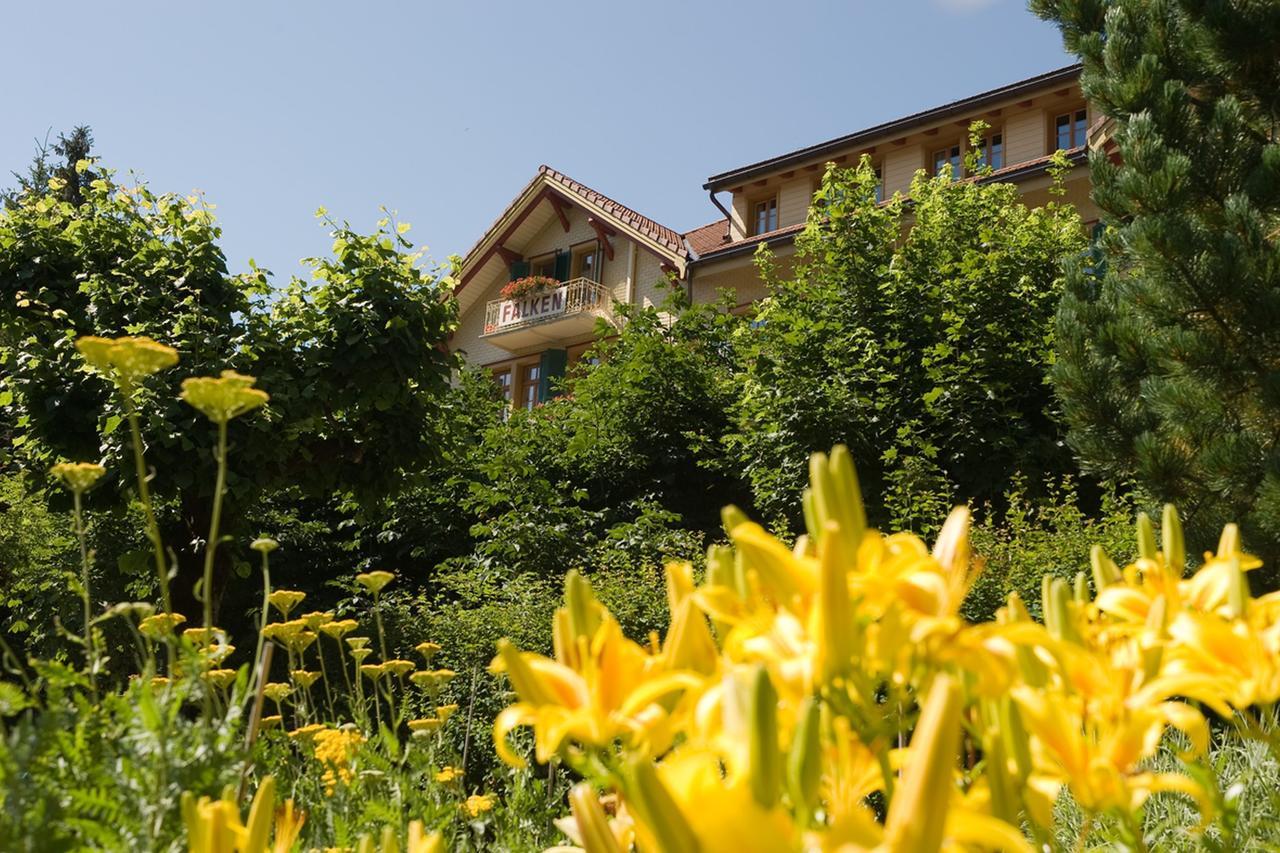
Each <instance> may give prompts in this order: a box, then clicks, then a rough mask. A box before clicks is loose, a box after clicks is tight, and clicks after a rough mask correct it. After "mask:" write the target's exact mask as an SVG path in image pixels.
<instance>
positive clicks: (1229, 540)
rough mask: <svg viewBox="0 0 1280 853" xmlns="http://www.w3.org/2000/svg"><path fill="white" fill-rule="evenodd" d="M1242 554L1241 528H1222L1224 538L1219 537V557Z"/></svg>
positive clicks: (1229, 525)
mask: <svg viewBox="0 0 1280 853" xmlns="http://www.w3.org/2000/svg"><path fill="white" fill-rule="evenodd" d="M1238 553H1240V528H1239V527H1237V526H1236V525H1234V524H1228V525H1226V526H1225V527H1223V528H1222V536H1220V537H1218V556H1219V557H1228V556H1230V555H1232V554H1238Z"/></svg>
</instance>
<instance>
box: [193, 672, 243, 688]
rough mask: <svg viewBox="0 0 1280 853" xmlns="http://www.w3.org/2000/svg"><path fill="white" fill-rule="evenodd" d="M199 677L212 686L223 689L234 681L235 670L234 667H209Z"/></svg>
mask: <svg viewBox="0 0 1280 853" xmlns="http://www.w3.org/2000/svg"><path fill="white" fill-rule="evenodd" d="M200 677H201V678H203V679H204V680H205V681H207V682H209V683H210V684H212V685H213V686H214V687H218V688H222V689H225V688H227V687H230V686H231V685H232V684H233V683H234V682H235V680H236V671H235V670H234V669H211V670H209V671H208V672H205V673H202V674H201V676H200Z"/></svg>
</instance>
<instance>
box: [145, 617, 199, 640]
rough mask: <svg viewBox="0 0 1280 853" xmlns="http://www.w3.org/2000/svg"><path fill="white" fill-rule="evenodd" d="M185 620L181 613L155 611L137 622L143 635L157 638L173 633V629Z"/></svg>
mask: <svg viewBox="0 0 1280 853" xmlns="http://www.w3.org/2000/svg"><path fill="white" fill-rule="evenodd" d="M186 621H187V617H185V616H183V615H182V614H181V613H157V614H155V615H154V616H148V617H147V618H146V619H143V620H142V621H141V622H139V623H138V630H139V631H140V632H141V633H142V635H143V636H144V637H150V638H151V639H153V640H158V639H160V638H161V637H168V636H171V635H172V634H173V629H174V628H176V627H177V626H179V625H181V624H182V623H183V622H186Z"/></svg>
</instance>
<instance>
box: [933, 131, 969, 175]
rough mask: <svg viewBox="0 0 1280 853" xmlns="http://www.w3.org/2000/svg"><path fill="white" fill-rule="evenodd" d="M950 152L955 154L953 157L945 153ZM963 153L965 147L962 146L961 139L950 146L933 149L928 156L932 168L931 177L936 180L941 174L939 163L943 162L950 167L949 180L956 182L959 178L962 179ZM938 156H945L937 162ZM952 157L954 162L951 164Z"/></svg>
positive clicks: (962, 141)
mask: <svg viewBox="0 0 1280 853" xmlns="http://www.w3.org/2000/svg"><path fill="white" fill-rule="evenodd" d="M950 151H955V152H956V153H955V154H954V155H951V154H948V153H947V152H950ZM964 151H965V146H964V140H963V139H961V140H960V141H959V142H955V143H950V144H947V145H944V146H943V147H941V148H935V149H933V151H932V153H930V155H929V162H930V164H931V166H932V168H933V172H932V174H933V177H935V178H936V177H937V176H938V175H940V174H942V165H941V163H942V162H945V163H946V164H947V165H948V166H951V180H953V181H958V180H960V179H961V178H963V177H964ZM939 154H943V155H945V156H943V158H942V161H939V160H938V155H939ZM952 157H955V158H956V162H954V163H953V162H952V161H951V158H952Z"/></svg>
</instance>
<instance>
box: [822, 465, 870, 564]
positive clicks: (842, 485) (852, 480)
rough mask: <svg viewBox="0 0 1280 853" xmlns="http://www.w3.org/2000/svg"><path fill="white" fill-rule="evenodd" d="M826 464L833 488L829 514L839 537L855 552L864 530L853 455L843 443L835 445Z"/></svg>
mask: <svg viewBox="0 0 1280 853" xmlns="http://www.w3.org/2000/svg"><path fill="white" fill-rule="evenodd" d="M827 464H828V467H829V469H830V471H831V482H832V486H834V488H833V490H832V497H833V499H834V501H835V507H834V512H833V513H832V514H833V515H834V516H835V518H836V521H837V522H838V523H839V524H840V535H841V536H843V537H844V539H845V542H846V543H847V544H848V546H849V549H850V550H851V551H854V552H856V551H857V548H858V545H860V544H861V543H862V535H863V534H864V533H866V531H867V510H866V507H865V506H863V503H862V487H861V486H860V485H859V484H858V469H857V468H855V467H854V465H853V454H851V453H850V452H849V448H848V447H846V446H844V445H843V444H837V445H836V446H835V447H834V448H832V449H831V459H830V461H829V462H828V463H827Z"/></svg>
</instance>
